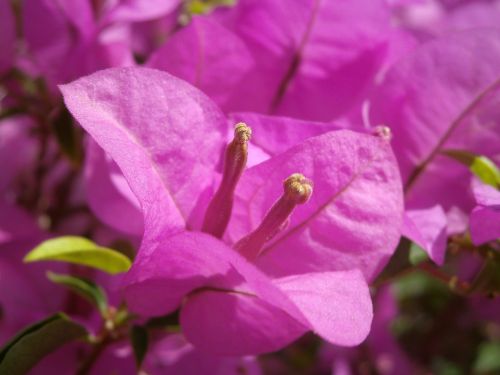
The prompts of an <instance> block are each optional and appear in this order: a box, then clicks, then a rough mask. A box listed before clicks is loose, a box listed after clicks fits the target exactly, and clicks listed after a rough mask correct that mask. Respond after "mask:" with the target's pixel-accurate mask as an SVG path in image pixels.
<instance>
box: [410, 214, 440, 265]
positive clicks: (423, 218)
mask: <svg viewBox="0 0 500 375" xmlns="http://www.w3.org/2000/svg"><path fill="white" fill-rule="evenodd" d="M447 222H448V220H447V217H446V214H445V213H444V211H443V208H442V207H441V206H439V205H438V206H434V207H431V208H428V209H425V210H408V211H406V212H405V216H404V220H403V229H402V234H403V236H406V237H408V238H409V239H410V240H412V241H414V242H415V243H416V244H417V245H419V246H420V247H421V248H422V249H424V250H425V251H426V252H427V254H428V255H429V257H430V258H431V259H432V260H433V261H434V262H435V263H436V264H438V265H440V266H442V265H443V263H444V257H445V253H446V236H447V232H446V230H447Z"/></svg>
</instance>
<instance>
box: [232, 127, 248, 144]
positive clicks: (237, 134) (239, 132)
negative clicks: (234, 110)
mask: <svg viewBox="0 0 500 375" xmlns="http://www.w3.org/2000/svg"><path fill="white" fill-rule="evenodd" d="M251 138H252V129H251V128H250V127H249V126H248V125H247V124H245V123H244V122H239V123H237V124H236V125H235V126H234V141H235V142H238V143H240V144H242V143H248V142H249V141H250V139H251Z"/></svg>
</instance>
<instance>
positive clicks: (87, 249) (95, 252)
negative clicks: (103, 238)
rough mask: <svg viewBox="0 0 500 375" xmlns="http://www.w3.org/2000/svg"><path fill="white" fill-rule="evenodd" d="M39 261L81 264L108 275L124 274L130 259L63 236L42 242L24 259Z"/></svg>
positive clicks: (92, 244)
mask: <svg viewBox="0 0 500 375" xmlns="http://www.w3.org/2000/svg"><path fill="white" fill-rule="evenodd" d="M40 260H57V261H63V262H69V263H76V264H81V265H84V266H89V267H93V268H97V269H99V270H101V271H104V272H107V273H110V274H117V273H120V272H126V271H128V269H129V268H130V266H131V261H130V259H129V258H127V257H126V256H125V255H123V254H122V253H120V252H118V251H115V250H113V249H109V248H106V247H101V246H98V245H97V244H95V243H94V242H92V241H90V240H88V239H86V238H83V237H76V236H64V237H58V238H53V239H50V240H47V241H44V242H42V243H41V244H40V245H38V246H37V247H35V248H34V249H33V250H31V251H30V252H29V253H28V254H27V255H26V256H25V257H24V261H25V262H37V261H40Z"/></svg>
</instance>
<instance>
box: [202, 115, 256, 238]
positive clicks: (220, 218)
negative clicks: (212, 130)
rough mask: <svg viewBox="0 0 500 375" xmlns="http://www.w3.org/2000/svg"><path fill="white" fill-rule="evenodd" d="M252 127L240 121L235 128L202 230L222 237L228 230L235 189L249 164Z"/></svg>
mask: <svg viewBox="0 0 500 375" xmlns="http://www.w3.org/2000/svg"><path fill="white" fill-rule="evenodd" d="M251 136H252V129H250V127H248V126H247V125H246V124H244V123H242V122H240V123H238V124H236V126H235V128H234V138H233V140H232V141H231V142H230V143H229V144H228V145H227V148H226V152H225V156H224V172H223V175H222V181H221V183H220V185H219V188H218V189H217V191H216V192H215V195H214V196H213V198H212V200H211V201H210V203H209V205H208V208H207V212H206V213H205V218H204V220H203V226H202V231H203V232H206V233H210V234H212V235H214V236H215V237H219V238H221V237H222V236H223V234H224V231H225V230H226V227H227V224H228V222H229V218H230V217H231V211H232V209H233V200H234V190H235V188H236V184H237V183H238V181H239V179H240V177H241V174H242V173H243V170H244V169H245V166H246V164H247V157H248V141H249V140H250V137H251Z"/></svg>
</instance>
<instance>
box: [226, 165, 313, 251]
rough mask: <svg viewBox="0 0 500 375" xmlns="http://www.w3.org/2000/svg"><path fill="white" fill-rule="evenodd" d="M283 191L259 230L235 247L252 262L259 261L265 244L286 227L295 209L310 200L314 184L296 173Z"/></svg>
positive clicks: (286, 183) (285, 184)
mask: <svg viewBox="0 0 500 375" xmlns="http://www.w3.org/2000/svg"><path fill="white" fill-rule="evenodd" d="M283 190H284V192H283V195H282V196H281V197H280V198H279V199H278V200H277V201H276V203H274V205H273V206H272V207H271V209H270V210H269V212H268V213H267V214H266V216H265V217H264V219H263V220H262V223H261V224H260V225H259V226H258V227H257V229H255V230H254V231H253V232H251V233H250V234H248V235H247V236H245V237H243V238H242V239H241V240H239V241H238V242H237V243H236V244H235V245H234V249H235V250H236V251H238V252H239V253H240V254H241V255H243V256H244V257H245V258H247V259H248V260H250V261H253V260H255V259H257V258H258V256H259V255H260V252H261V250H262V248H263V247H264V244H265V243H266V242H268V241H269V240H271V239H272V238H273V237H274V236H275V235H276V234H278V233H279V232H280V231H281V230H282V229H283V228H284V227H286V225H287V224H288V222H289V218H290V215H291V214H292V212H293V210H294V209H295V207H296V206H297V205H298V204H304V203H306V202H307V201H308V200H309V198H310V197H311V194H312V182H311V181H310V180H308V179H307V178H305V177H304V176H303V175H302V174H300V173H294V174H292V175H291V176H290V177H288V178H287V179H286V180H285V181H284V182H283Z"/></svg>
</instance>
